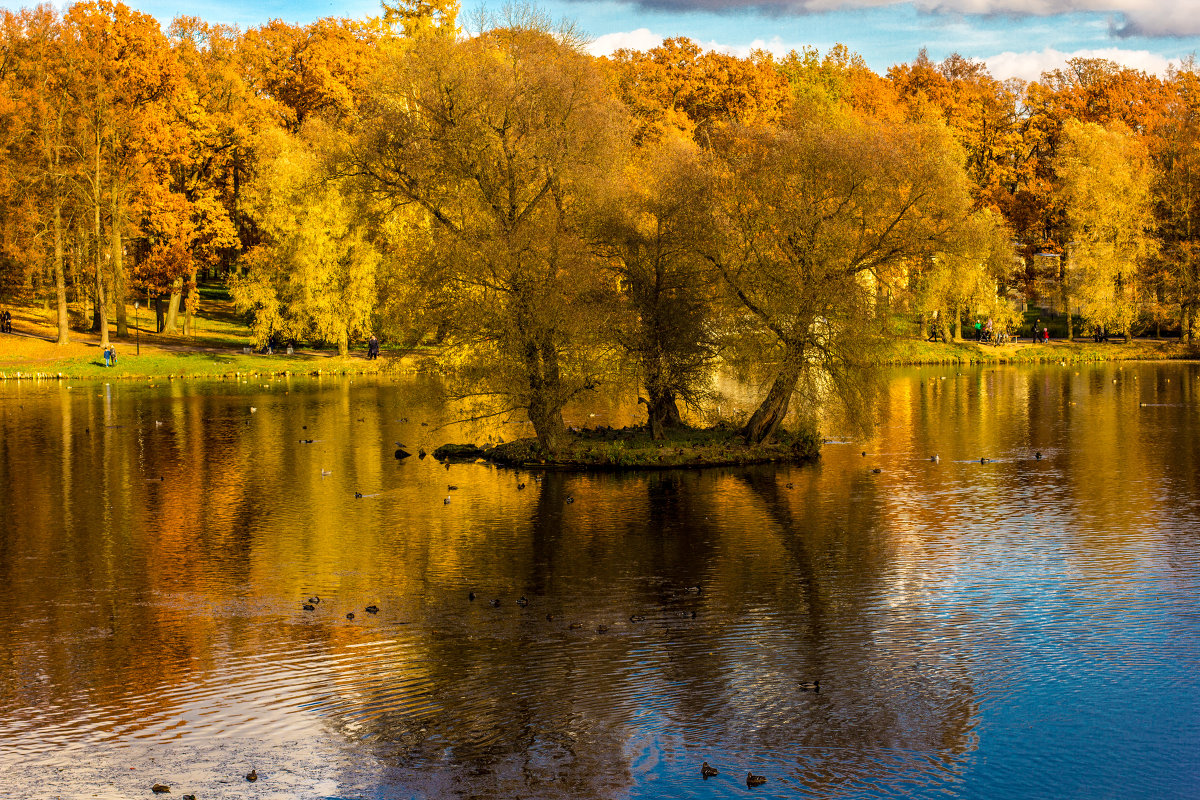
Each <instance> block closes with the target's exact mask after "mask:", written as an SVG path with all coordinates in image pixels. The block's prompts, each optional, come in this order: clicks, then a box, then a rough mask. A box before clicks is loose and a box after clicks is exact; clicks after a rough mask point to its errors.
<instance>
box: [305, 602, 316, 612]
mask: <svg viewBox="0 0 1200 800" xmlns="http://www.w3.org/2000/svg"><path fill="white" fill-rule="evenodd" d="M303 608H304V610H305V611H316V610H317V607H316V606H314V605H313V604H312V603H305V604H304V606H303Z"/></svg>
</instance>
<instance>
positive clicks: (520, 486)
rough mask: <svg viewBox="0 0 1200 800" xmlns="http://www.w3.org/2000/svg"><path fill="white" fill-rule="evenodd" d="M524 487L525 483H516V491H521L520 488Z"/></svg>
mask: <svg viewBox="0 0 1200 800" xmlns="http://www.w3.org/2000/svg"><path fill="white" fill-rule="evenodd" d="M524 488H525V484H523V483H518V484H517V491H518V492H519V491H521V490H522V489H524Z"/></svg>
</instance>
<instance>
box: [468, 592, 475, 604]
mask: <svg viewBox="0 0 1200 800" xmlns="http://www.w3.org/2000/svg"><path fill="white" fill-rule="evenodd" d="M467 599H468V600H470V601H471V602H472V603H474V602H475V593H474V592H467Z"/></svg>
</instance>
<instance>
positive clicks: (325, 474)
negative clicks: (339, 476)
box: [321, 469, 333, 478]
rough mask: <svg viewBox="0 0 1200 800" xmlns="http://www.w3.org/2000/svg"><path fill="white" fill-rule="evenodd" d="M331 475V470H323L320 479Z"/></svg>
mask: <svg viewBox="0 0 1200 800" xmlns="http://www.w3.org/2000/svg"><path fill="white" fill-rule="evenodd" d="M332 474H333V470H331V469H323V470H321V477H322V478H324V477H326V476H327V475H332Z"/></svg>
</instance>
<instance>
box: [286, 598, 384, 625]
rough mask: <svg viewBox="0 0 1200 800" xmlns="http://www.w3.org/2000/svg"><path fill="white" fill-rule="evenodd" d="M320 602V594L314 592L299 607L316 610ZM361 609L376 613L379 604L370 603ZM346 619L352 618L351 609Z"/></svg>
mask: <svg viewBox="0 0 1200 800" xmlns="http://www.w3.org/2000/svg"><path fill="white" fill-rule="evenodd" d="M320 603H321V596H320V595H316V594H314V595H313V596H312V597H310V598H308V599H307V600H305V601H304V603H303V605H302V606H301V607H302V608H303V609H304V610H305V611H316V610H317V606H318V605H320ZM363 611H365V612H367V613H368V614H378V613H379V606H377V605H375V604H374V603H372V604H371V605H369V606H367V607H366V608H364V609H363ZM346 619H354V612H353V611H350V612H348V613H347V614H346Z"/></svg>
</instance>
